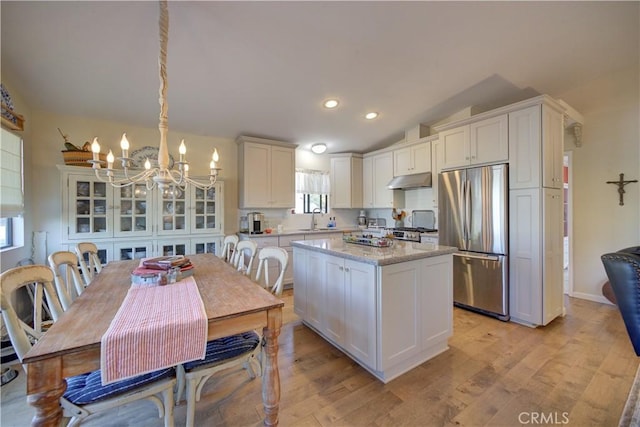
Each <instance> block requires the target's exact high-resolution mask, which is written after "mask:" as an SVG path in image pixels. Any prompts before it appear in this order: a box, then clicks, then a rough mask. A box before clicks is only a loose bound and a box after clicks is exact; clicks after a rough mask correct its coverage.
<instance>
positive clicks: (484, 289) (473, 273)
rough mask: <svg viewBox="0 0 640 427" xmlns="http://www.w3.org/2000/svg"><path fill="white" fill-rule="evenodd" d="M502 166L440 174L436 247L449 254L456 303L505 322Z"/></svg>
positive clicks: (504, 172)
mask: <svg viewBox="0 0 640 427" xmlns="http://www.w3.org/2000/svg"><path fill="white" fill-rule="evenodd" d="M507 180H508V170H507V165H506V164H504V165H494V166H483V167H476V168H470V169H460V170H454V171H449V172H442V173H441V175H440V180H439V181H440V182H439V188H438V199H439V200H438V208H439V210H438V234H439V242H440V244H441V245H446V246H455V247H457V248H458V249H459V251H458V252H457V253H455V254H454V257H453V301H454V303H455V304H456V305H457V306H460V307H463V308H468V309H471V310H475V311H479V312H482V313H484V314H489V315H492V316H494V317H497V318H499V319H501V320H509V275H508V270H507V266H508V252H509V251H508V243H509V235H508V215H507V207H508V205H509V203H508V194H509V187H508V182H507Z"/></svg>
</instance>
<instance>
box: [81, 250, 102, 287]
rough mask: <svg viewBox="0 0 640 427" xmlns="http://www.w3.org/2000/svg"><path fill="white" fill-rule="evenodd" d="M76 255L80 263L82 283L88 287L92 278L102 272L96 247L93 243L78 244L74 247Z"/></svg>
mask: <svg viewBox="0 0 640 427" xmlns="http://www.w3.org/2000/svg"><path fill="white" fill-rule="evenodd" d="M76 254H77V255H78V260H79V261H80V270H81V271H82V277H83V279H84V283H85V284H86V285H87V286H88V285H89V283H91V280H93V276H95V275H96V274H98V273H100V271H102V262H101V261H100V257H99V256H98V247H97V246H96V245H95V243H91V242H80V243H78V244H77V245H76Z"/></svg>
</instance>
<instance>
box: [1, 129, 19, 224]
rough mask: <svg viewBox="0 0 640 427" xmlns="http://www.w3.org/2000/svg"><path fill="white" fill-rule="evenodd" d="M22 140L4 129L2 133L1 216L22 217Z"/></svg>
mask: <svg viewBox="0 0 640 427" xmlns="http://www.w3.org/2000/svg"><path fill="white" fill-rule="evenodd" d="M23 211H24V191H23V179H22V138H20V137H19V136H17V135H14V134H12V133H11V132H9V131H6V130H4V129H2V133H0V216H1V217H2V218H9V217H14V216H20V215H22V212H23Z"/></svg>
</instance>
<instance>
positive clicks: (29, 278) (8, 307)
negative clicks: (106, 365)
mask: <svg viewBox="0 0 640 427" xmlns="http://www.w3.org/2000/svg"><path fill="white" fill-rule="evenodd" d="M53 281H54V277H53V271H52V270H51V269H50V268H49V267H46V266H44V265H28V266H24V267H16V268H13V269H11V270H7V271H5V272H4V273H2V274H1V275H0V308H1V309H2V317H3V320H4V324H5V326H6V328H7V331H8V333H9V338H10V339H11V344H12V345H13V348H14V349H15V351H16V354H17V355H18V358H19V359H20V361H22V359H23V358H24V355H25V354H26V353H27V352H28V351H29V350H30V349H31V346H32V344H31V343H32V341H33V342H35V341H37V340H38V339H39V338H40V337H42V335H43V334H44V333H46V332H44V329H43V328H42V311H43V306H44V305H45V304H46V306H47V308H48V312H49V313H51V317H53V321H54V322H55V321H57V320H58V318H59V317H60V316H61V315H62V313H63V310H62V307H61V305H60V302H59V301H58V297H57V295H56V292H55V289H54V286H53ZM31 284H34V286H35V290H34V295H35V298H34V307H33V308H34V313H35V314H34V319H33V326H30V325H27V324H26V323H24V322H23V321H22V320H20V318H19V317H18V315H17V314H16V312H15V309H14V307H13V305H12V303H11V299H12V296H13V294H14V292H15V291H16V290H18V289H20V288H23V287H25V286H27V285H31ZM45 297H46V298H45ZM66 381H67V390H66V391H65V393H64V395H63V397H62V398H60V405H61V406H62V409H63V416H64V417H69V418H71V420H70V421H69V424H68V425H69V426H75V425H79V424H80V423H81V422H82V420H84V419H85V418H87V417H89V416H90V415H93V414H95V413H98V412H102V411H106V410H108V409H112V408H115V407H117V406H120V405H124V404H125V403H129V402H133V401H136V400H142V399H147V400H150V401H152V402H153V403H154V404H155V405H156V407H157V408H158V414H159V416H160V417H162V416H164V425H165V427H172V426H173V425H174V423H173V407H174V402H173V388H174V386H175V385H176V379H175V369H173V368H170V369H163V370H160V371H156V372H152V373H150V374H146V375H141V376H137V377H134V378H131V379H127V380H122V381H117V382H115V383H112V384H109V385H106V386H103V385H102V381H101V378H100V371H94V372H90V373H87V374H82V375H78V376H75V377H70V378H66ZM158 396H160V398H159V397H158Z"/></svg>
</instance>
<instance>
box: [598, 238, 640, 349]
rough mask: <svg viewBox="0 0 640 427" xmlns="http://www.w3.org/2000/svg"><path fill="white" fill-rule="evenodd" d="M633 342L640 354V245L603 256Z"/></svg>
mask: <svg viewBox="0 0 640 427" xmlns="http://www.w3.org/2000/svg"><path fill="white" fill-rule="evenodd" d="M601 259H602V263H603V264H604V268H605V270H606V271H607V276H608V277H609V282H610V283H611V288H612V289H613V293H614V294H615V296H616V303H617V305H618V308H619V309H620V314H621V315H622V319H623V320H624V324H625V326H626V328H627V333H628V334H629V338H630V339H631V344H632V345H633V349H634V350H635V352H636V355H637V356H640V246H634V247H630V248H626V249H622V250H620V251H618V252H613V253H608V254H604V255H602V256H601Z"/></svg>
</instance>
